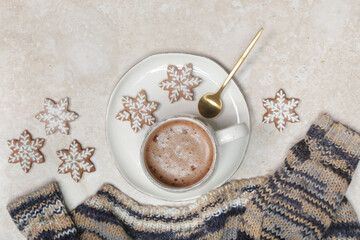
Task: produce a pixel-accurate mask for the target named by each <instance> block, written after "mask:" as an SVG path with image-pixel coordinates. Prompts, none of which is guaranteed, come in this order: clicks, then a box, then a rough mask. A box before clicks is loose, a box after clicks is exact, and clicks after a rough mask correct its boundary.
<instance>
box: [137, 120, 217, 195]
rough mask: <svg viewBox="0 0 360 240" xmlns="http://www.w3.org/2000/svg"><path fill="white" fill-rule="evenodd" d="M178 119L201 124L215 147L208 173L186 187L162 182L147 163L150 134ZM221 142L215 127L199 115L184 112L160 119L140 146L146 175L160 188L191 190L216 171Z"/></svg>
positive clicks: (181, 190) (180, 190)
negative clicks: (146, 153) (147, 146)
mask: <svg viewBox="0 0 360 240" xmlns="http://www.w3.org/2000/svg"><path fill="white" fill-rule="evenodd" d="M176 120H186V121H190V122H193V123H195V124H197V125H198V126H200V127H201V128H202V129H204V131H205V132H206V133H207V134H208V135H209V137H210V139H211V142H212V144H213V149H214V156H213V160H212V163H211V167H210V169H209V171H208V172H207V173H206V175H205V176H204V177H203V178H201V179H200V180H199V181H198V182H196V183H194V184H192V185H189V186H186V187H171V186H169V185H165V184H162V183H161V182H159V181H158V180H156V179H155V178H154V177H153V176H152V175H151V173H150V172H149V170H148V168H147V167H146V164H145V156H144V155H145V154H144V153H145V146H146V143H147V142H148V140H149V137H150V135H151V134H152V133H153V132H154V131H155V130H156V129H157V128H159V127H160V126H162V125H163V124H165V123H168V122H172V121H176ZM218 146H219V144H218V142H217V139H216V136H215V134H214V130H213V128H212V127H211V126H210V125H208V124H207V123H205V122H203V121H202V120H201V119H199V118H198V117H196V116H193V115H190V114H182V115H174V116H172V117H169V118H165V119H162V120H160V121H159V122H157V123H155V124H154V125H153V126H151V128H150V129H149V130H148V131H147V133H146V134H145V137H144V140H143V142H142V144H141V148H140V162H141V167H142V169H143V171H144V173H145V175H146V176H147V178H148V179H149V180H150V181H151V182H152V183H154V184H155V185H156V186H158V187H159V188H161V189H165V190H168V191H171V192H185V191H189V190H191V189H194V188H196V187H198V186H199V185H202V184H203V183H205V182H206V181H207V180H208V179H209V178H210V176H211V175H212V173H213V172H214V168H215V164H216V162H217V157H218V150H219V149H218V148H219V147H218Z"/></svg>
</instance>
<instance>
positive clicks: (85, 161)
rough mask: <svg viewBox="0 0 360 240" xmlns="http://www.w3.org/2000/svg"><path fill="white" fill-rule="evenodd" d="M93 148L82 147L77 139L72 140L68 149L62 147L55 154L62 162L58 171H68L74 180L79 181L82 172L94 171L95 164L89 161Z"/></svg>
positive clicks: (63, 172)
mask: <svg viewBox="0 0 360 240" xmlns="http://www.w3.org/2000/svg"><path fill="white" fill-rule="evenodd" d="M94 151H95V148H85V149H83V148H82V147H81V145H80V143H79V142H78V141H77V140H73V141H72V143H71V144H70V148H69V150H67V149H63V150H61V151H57V152H56V154H57V156H58V158H60V160H61V161H63V163H62V164H61V165H60V166H59V169H58V173H62V174H65V173H70V174H71V177H72V178H73V179H74V181H75V182H79V181H80V179H81V177H82V175H83V173H84V172H88V173H90V172H94V171H95V166H94V164H93V163H92V162H91V161H90V158H91V157H92V155H93V154H94Z"/></svg>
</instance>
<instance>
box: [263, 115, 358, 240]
mask: <svg viewBox="0 0 360 240" xmlns="http://www.w3.org/2000/svg"><path fill="white" fill-rule="evenodd" d="M359 158H360V135H359V134H358V133H356V132H354V131H352V130H351V129H349V128H347V127H345V126H344V125H342V124H339V123H334V122H333V121H332V120H331V118H330V117H329V116H328V115H322V116H321V117H320V118H319V119H318V120H317V121H316V122H315V123H314V124H313V125H312V126H311V128H310V130H309V131H308V133H307V135H306V137H305V139H304V140H302V141H300V142H299V143H297V144H296V145H295V146H294V147H293V148H291V150H290V151H289V153H288V155H287V158H286V160H285V165H284V166H283V167H282V168H280V169H279V170H277V171H276V172H275V174H274V175H273V176H271V177H270V178H269V180H268V182H267V183H265V185H264V186H263V187H262V188H261V189H259V193H260V194H259V196H258V197H257V199H256V202H257V204H258V205H259V206H261V207H262V210H263V211H264V216H263V219H262V231H261V239H321V238H322V237H323V236H324V235H325V234H326V231H327V230H328V229H329V227H330V224H331V223H332V220H333V219H334V218H336V214H337V213H339V212H337V210H340V212H341V215H342V214H343V213H345V211H343V210H342V208H344V209H346V204H345V203H346V202H347V201H346V200H344V195H345V192H346V189H347V187H348V185H349V183H350V181H351V178H352V175H353V173H354V170H355V168H356V166H357V164H358V162H359ZM342 201H344V202H343V203H342ZM348 210H349V209H348ZM352 212H353V211H352ZM343 222H346V223H347V224H348V225H347V230H348V231H346V234H345V233H344V232H343V233H344V234H345V235H343V236H341V237H342V238H344V239H345V238H346V239H351V238H352V237H354V238H353V239H359V237H360V230H359V225H358V224H357V225H353V226H354V227H353V228H352V227H350V226H351V224H352V223H353V219H351V221H350V222H347V221H343ZM334 224H335V226H336V223H334ZM333 230H334V229H333ZM337 234H340V235H341V232H338V233H337ZM339 237H340V236H339Z"/></svg>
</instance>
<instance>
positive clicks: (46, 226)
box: [7, 183, 78, 240]
mask: <svg viewBox="0 0 360 240" xmlns="http://www.w3.org/2000/svg"><path fill="white" fill-rule="evenodd" d="M7 209H8V211H9V213H10V216H11V217H12V219H13V221H14V223H15V224H16V226H17V228H18V229H19V230H20V232H21V233H22V234H23V235H24V236H25V237H27V239H29V240H32V239H57V240H75V239H78V237H77V230H76V228H75V226H74V223H73V221H72V220H71V218H70V216H69V215H68V213H67V211H66V209H65V207H64V203H63V197H62V194H61V193H60V190H59V186H58V185H57V183H50V184H48V185H45V186H44V187H42V188H40V189H39V190H37V191H35V192H33V193H31V194H29V195H27V196H24V197H20V198H18V199H16V200H15V201H13V202H12V203H10V204H9V205H8V206H7Z"/></svg>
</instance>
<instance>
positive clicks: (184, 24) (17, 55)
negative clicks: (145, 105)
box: [0, 0, 360, 239]
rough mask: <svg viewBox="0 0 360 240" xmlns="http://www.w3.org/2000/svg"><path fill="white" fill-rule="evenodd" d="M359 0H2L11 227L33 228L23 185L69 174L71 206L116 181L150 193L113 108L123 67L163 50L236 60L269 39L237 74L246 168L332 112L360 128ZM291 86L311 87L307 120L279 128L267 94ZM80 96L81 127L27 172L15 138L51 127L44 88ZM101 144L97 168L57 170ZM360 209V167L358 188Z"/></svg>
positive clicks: (6, 225) (3, 123)
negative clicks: (14, 203) (16, 154)
mask: <svg viewBox="0 0 360 240" xmlns="http://www.w3.org/2000/svg"><path fill="white" fill-rule="evenodd" d="M359 17H360V5H359V3H358V1H356V0H352V1H340V0H339V1H314V0H308V1H300V0H293V1H275V0H273V1H265V0H263V1H250V0H248V1H220V0H219V1H211V0H206V1H145V0H143V1H85V0H84V1H80V0H76V1H75V0H74V1H36V0H33V1H16V0H11V1H9V0H1V1H0V99H1V104H0V116H1V117H0V133H1V135H0V136H1V139H0V160H1V161H0V182H1V191H0V239H23V237H22V235H21V234H20V233H19V232H18V231H17V230H16V228H15V225H14V224H13V223H12V221H11V219H10V217H9V215H8V213H7V211H6V209H5V206H6V204H7V203H8V202H9V201H10V200H11V199H13V198H14V197H16V196H19V195H21V194H24V193H26V192H29V191H31V190H33V189H35V188H37V187H39V186H41V185H43V184H44V183H47V182H49V181H54V180H55V181H58V182H59V184H60V187H61V189H62V190H63V193H64V197H65V201H66V203H67V206H68V207H69V208H70V209H72V208H74V207H75V206H76V205H78V204H79V203H80V202H82V201H84V200H85V198H86V197H88V196H89V195H91V194H93V193H95V191H96V190H97V189H98V188H99V187H100V186H101V184H103V183H106V182H108V183H112V184H114V185H115V186H117V187H118V188H119V189H121V190H122V191H124V192H125V193H127V194H129V195H130V196H131V197H133V198H135V199H137V200H138V201H140V202H145V200H146V202H147V203H153V204H169V203H166V202H163V201H158V200H156V199H152V198H149V197H146V196H145V195H143V194H140V193H139V192H137V191H136V190H135V189H133V188H132V187H130V186H129V185H128V184H127V183H126V182H125V180H124V179H123V178H122V177H121V175H120V174H119V172H118V171H117V169H116V168H115V165H114V161H113V159H112V158H111V156H110V153H109V150H108V148H107V145H106V138H105V111H106V106H107V102H108V99H109V96H110V93H111V91H112V89H113V87H114V86H115V84H116V83H117V82H118V80H119V78H120V77H121V76H122V75H123V74H124V73H125V72H126V71H127V70H128V69H129V68H130V67H131V66H132V65H134V64H135V63H136V62H138V61H139V60H141V59H143V58H144V57H146V56H149V55H151V54H154V53H162V52H186V53H194V54H199V55H205V56H208V57H211V58H213V59H215V60H216V61H218V62H219V63H220V64H222V65H223V66H224V67H225V68H226V69H231V67H232V66H233V64H234V63H235V62H236V60H237V58H238V57H239V55H240V54H241V53H242V51H243V50H244V48H245V47H246V45H247V44H248V42H249V40H250V39H251V38H252V36H253V35H254V34H255V33H256V31H257V30H258V29H259V28H260V27H262V26H263V27H264V29H265V30H264V33H263V36H262V37H261V41H259V43H258V44H257V45H256V48H255V49H254V51H253V52H252V53H251V55H250V57H249V58H248V59H247V60H246V62H245V64H244V65H243V66H242V68H241V70H240V71H239V72H238V73H237V74H236V77H235V78H236V79H237V81H238V83H239V85H240V86H241V89H242V91H243V93H244V95H245V96H246V99H247V102H248V105H249V109H250V114H251V120H252V133H251V140H250V145H249V148H248V152H247V155H246V158H245V160H244V163H243V165H242V167H241V168H240V170H239V171H238V172H237V174H236V176H235V178H248V177H254V176H260V175H264V174H268V173H272V172H273V171H274V170H275V169H276V168H277V167H278V166H280V164H281V163H282V162H283V160H284V158H285V155H286V152H287V151H288V149H289V148H290V147H291V146H292V145H293V144H294V143H296V142H297V141H299V140H300V139H301V138H302V137H303V136H304V135H305V132H306V130H307V129H308V127H309V126H310V124H311V122H312V121H313V120H314V119H315V118H316V117H317V116H318V114H319V113H321V112H328V113H330V114H331V115H332V116H333V117H334V118H335V119H337V120H338V121H341V122H343V123H345V124H348V125H349V126H351V127H353V128H354V129H355V130H357V131H360V120H359V116H360V106H359V103H360V100H359V96H360V66H359V63H360V33H359V29H360V19H359ZM279 88H284V90H285V91H286V93H287V94H288V96H289V97H297V98H300V99H301V103H300V105H299V107H298V108H297V112H298V113H299V115H300V118H301V122H299V123H297V124H289V125H288V127H287V128H286V129H285V131H284V132H282V133H279V132H278V131H277V130H276V129H275V128H274V127H273V125H269V124H262V123H261V119H262V114H263V113H264V109H263V107H262V104H261V100H262V98H266V97H273V96H274V94H275V92H276V91H277V90H278V89H279ZM65 96H67V97H70V99H71V102H70V104H71V109H72V110H74V111H76V112H78V113H79V114H80V118H79V119H77V120H76V121H75V122H73V123H72V124H71V135H70V136H66V135H61V134H55V135H51V136H48V137H46V144H45V146H44V148H43V149H42V150H43V153H44V155H45V157H46V163H44V164H42V165H38V164H35V166H33V168H32V169H31V171H30V172H29V173H28V174H24V173H23V172H22V170H21V169H20V166H19V165H15V164H9V163H8V162H7V159H8V157H9V154H10V150H9V149H8V147H7V143H6V140H8V139H12V138H17V137H18V136H19V134H20V133H21V132H22V131H23V130H24V129H28V130H29V131H30V132H31V133H32V134H33V136H35V137H45V134H44V125H43V124H42V123H40V122H38V121H37V120H36V119H35V118H34V115H35V114H36V113H37V112H39V111H40V110H41V109H42V102H43V100H44V98H45V97H51V98H54V99H59V98H62V97H65ZM74 138H76V139H78V140H79V141H80V142H81V143H82V144H83V145H84V146H93V147H96V152H95V155H94V157H93V161H94V163H95V164H96V167H97V171H96V172H94V173H91V174H85V175H84V177H83V179H82V180H81V182H80V183H78V184H76V183H74V181H73V180H72V179H71V178H70V177H69V176H68V175H59V174H57V173H56V170H57V167H58V165H59V160H58V159H57V157H56V155H55V152H56V150H58V149H62V148H65V147H67V146H68V145H69V143H70V141H71V140H72V139H74ZM347 196H348V197H349V200H350V201H351V202H352V203H353V204H354V206H355V209H356V211H357V213H358V214H360V167H358V169H357V170H356V173H355V175H354V178H353V181H352V183H351V185H350V187H349V190H348V192H347Z"/></svg>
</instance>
